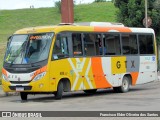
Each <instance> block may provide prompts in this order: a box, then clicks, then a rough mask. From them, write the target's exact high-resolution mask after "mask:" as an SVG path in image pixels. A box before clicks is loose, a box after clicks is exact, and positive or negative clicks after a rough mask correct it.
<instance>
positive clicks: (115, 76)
mask: <svg viewBox="0 0 160 120" xmlns="http://www.w3.org/2000/svg"><path fill="white" fill-rule="evenodd" d="M66 31H67V32H68V31H70V32H98V33H118V32H120V33H136V34H137V33H152V34H154V31H153V30H152V29H145V28H128V27H86V26H85V27H84V26H83V27H82V26H62V27H61V26H59V27H55V26H54V27H53V26H52V27H51V26H50V27H44V28H43V27H41V28H35V29H32V28H31V29H23V30H20V31H17V32H16V33H15V34H27V33H41V32H55V34H56V35H57V34H59V33H61V32H66ZM56 35H55V37H56ZM55 37H54V38H53V41H52V44H51V48H50V54H49V58H48V64H47V68H46V75H45V76H44V77H43V78H41V79H39V80H37V81H31V82H30V83H28V84H11V83H10V82H7V81H6V80H4V79H2V85H3V90H4V91H5V92H13V91H16V90H11V89H10V88H9V86H22V87H23V86H31V87H32V88H31V90H25V92H55V91H57V86H58V83H59V81H60V80H62V79H68V80H69V82H70V84H71V91H76V90H88V89H98V88H111V87H118V86H121V85H122V80H123V77H124V76H125V75H129V76H130V77H131V79H132V81H131V83H132V85H136V84H142V83H147V82H150V81H153V80H156V79H157V78H156V76H157V65H156V64H157V63H156V62H157V59H156V55H157V53H156V51H157V50H156V40H155V34H154V45H155V46H154V47H155V54H156V55H150V56H149V55H147V56H145V55H142V56H141V55H121V56H120V55H119V56H118V55H114V56H100V57H99V56H93V57H85V56H83V57H73V56H72V57H70V58H64V59H59V60H52V50H53V47H54V43H55ZM40 71H41V70H40ZM36 72H37V71H33V72H31V73H28V74H19V75H18V74H16V76H18V77H21V78H22V79H23V80H24V81H25V80H29V79H30V80H31V79H32V74H33V73H36ZM41 72H42V71H41ZM2 73H3V74H6V73H7V74H10V75H13V76H14V74H13V73H9V72H7V71H6V72H4V71H2ZM36 74H38V73H36ZM13 80H15V81H18V79H13Z"/></svg>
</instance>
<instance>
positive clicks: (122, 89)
mask: <svg viewBox="0 0 160 120" xmlns="http://www.w3.org/2000/svg"><path fill="white" fill-rule="evenodd" d="M129 86H130V81H129V78H128V77H126V76H124V77H123V80H122V86H120V87H119V92H120V93H125V92H128V91H129Z"/></svg>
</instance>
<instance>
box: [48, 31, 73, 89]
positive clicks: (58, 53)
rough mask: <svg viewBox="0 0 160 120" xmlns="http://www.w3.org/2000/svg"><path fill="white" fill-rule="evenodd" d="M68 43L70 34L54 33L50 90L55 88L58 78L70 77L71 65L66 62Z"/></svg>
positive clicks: (68, 49) (68, 53)
mask: <svg viewBox="0 0 160 120" xmlns="http://www.w3.org/2000/svg"><path fill="white" fill-rule="evenodd" d="M69 43H70V34H68V33H59V34H57V35H56V38H55V42H54V45H53V50H52V51H53V52H52V59H51V64H50V85H51V90H56V88H57V85H58V82H59V80H60V79H62V78H68V79H70V78H71V76H70V68H71V67H70V65H69V64H68V60H67V59H68V58H69V56H70V52H69V51H70V47H69ZM70 80H71V79H70ZM71 83H72V80H71Z"/></svg>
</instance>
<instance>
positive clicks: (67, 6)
mask: <svg viewBox="0 0 160 120" xmlns="http://www.w3.org/2000/svg"><path fill="white" fill-rule="evenodd" d="M73 7H74V4H73V0H61V22H62V23H74V11H73Z"/></svg>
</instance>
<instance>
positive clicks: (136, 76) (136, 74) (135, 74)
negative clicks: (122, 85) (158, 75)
mask: <svg viewBox="0 0 160 120" xmlns="http://www.w3.org/2000/svg"><path fill="white" fill-rule="evenodd" d="M138 75H139V73H138V72H131V76H132V85H136V82H137V79H138Z"/></svg>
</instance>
